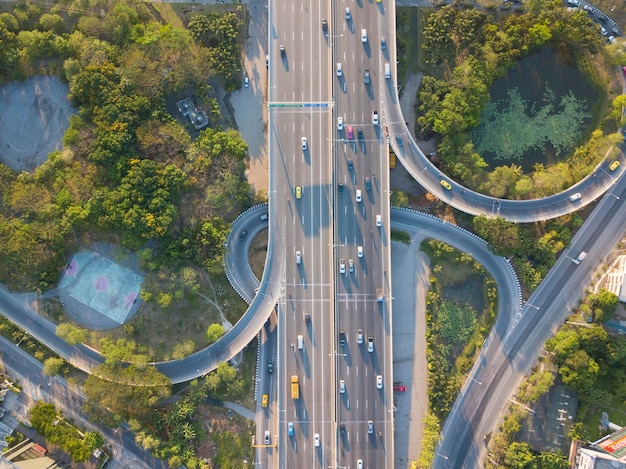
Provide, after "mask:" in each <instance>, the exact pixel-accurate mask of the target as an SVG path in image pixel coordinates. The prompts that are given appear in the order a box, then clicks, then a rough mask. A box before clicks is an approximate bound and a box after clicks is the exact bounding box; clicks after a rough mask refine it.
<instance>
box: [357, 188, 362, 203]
mask: <svg viewBox="0 0 626 469" xmlns="http://www.w3.org/2000/svg"><path fill="white" fill-rule="evenodd" d="M362 200H363V196H362V195H361V189H357V190H356V201H357V202H361V201H362Z"/></svg>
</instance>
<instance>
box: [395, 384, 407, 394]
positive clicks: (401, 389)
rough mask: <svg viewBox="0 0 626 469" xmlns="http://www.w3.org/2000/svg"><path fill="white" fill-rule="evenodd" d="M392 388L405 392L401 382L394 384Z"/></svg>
mask: <svg viewBox="0 0 626 469" xmlns="http://www.w3.org/2000/svg"><path fill="white" fill-rule="evenodd" d="M393 390H394V391H395V392H406V386H404V385H403V384H396V385H395V386H394V387H393Z"/></svg>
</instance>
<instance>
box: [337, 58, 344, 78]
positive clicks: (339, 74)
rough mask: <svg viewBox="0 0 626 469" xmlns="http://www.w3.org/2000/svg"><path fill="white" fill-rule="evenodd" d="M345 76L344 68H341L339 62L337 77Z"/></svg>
mask: <svg viewBox="0 0 626 469" xmlns="http://www.w3.org/2000/svg"><path fill="white" fill-rule="evenodd" d="M341 75H343V68H341V62H337V76H338V77H340V76H341Z"/></svg>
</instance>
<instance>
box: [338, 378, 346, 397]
mask: <svg viewBox="0 0 626 469" xmlns="http://www.w3.org/2000/svg"><path fill="white" fill-rule="evenodd" d="M339 392H340V393H341V394H344V393H345V392H346V381H345V380H343V379H340V380H339Z"/></svg>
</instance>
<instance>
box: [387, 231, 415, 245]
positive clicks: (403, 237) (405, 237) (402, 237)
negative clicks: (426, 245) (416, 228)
mask: <svg viewBox="0 0 626 469" xmlns="http://www.w3.org/2000/svg"><path fill="white" fill-rule="evenodd" d="M391 241H398V242H400V243H404V244H411V235H410V234H408V233H407V232H406V231H399V230H391Z"/></svg>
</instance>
